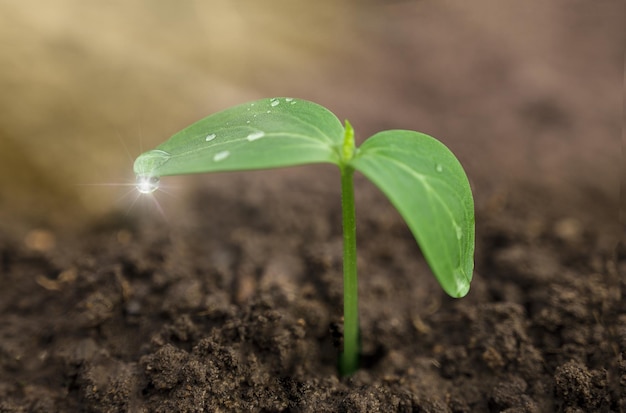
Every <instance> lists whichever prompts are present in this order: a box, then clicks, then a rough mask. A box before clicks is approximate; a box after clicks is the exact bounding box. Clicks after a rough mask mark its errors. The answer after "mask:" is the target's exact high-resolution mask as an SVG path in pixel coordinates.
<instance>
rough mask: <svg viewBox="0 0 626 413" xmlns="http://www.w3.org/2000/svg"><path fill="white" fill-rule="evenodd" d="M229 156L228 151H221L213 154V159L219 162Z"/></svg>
mask: <svg viewBox="0 0 626 413" xmlns="http://www.w3.org/2000/svg"><path fill="white" fill-rule="evenodd" d="M229 156H230V151H222V152H218V153H216V154H215V155H213V160H214V161H215V162H219V161H223V160H224V159H226V158H228V157H229Z"/></svg>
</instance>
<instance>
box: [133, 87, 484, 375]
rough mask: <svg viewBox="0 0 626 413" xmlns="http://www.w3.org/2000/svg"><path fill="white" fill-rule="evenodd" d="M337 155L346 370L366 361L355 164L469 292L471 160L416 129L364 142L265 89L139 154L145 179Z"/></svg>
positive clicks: (140, 180)
mask: <svg viewBox="0 0 626 413" xmlns="http://www.w3.org/2000/svg"><path fill="white" fill-rule="evenodd" d="M324 162H328V163H332V164H335V165H337V166H338V167H339V169H340V171H341V194H342V197H341V206H342V213H343V242H344V246H343V248H344V250H343V282H344V303H343V304H344V331H343V334H344V336H343V351H342V352H341V354H340V357H339V372H340V374H341V375H349V374H352V373H354V372H355V371H356V370H357V369H358V365H359V322H358V300H357V292H358V288H357V269H356V223H355V206H354V185H353V174H354V171H355V170H356V171H359V172H360V173H362V174H363V175H365V176H366V177H367V178H369V179H370V180H371V181H372V182H373V183H374V184H375V185H376V186H377V187H378V188H379V189H380V190H381V191H382V192H383V193H384V194H385V195H386V196H387V197H388V198H389V200H390V201H391V203H392V204H393V205H394V206H395V207H396V208H397V209H398V211H399V212H400V215H401V216H402V217H403V218H404V220H405V221H406V223H407V224H408V226H409V228H410V230H411V232H412V233H413V235H414V236H415V238H416V240H417V242H418V244H419V246H420V247H421V250H422V252H423V255H424V257H425V258H426V260H427V262H428V264H429V265H430V267H431V269H432V271H433V273H434V275H435V277H436V278H437V280H438V281H439V283H440V285H441V287H442V288H443V289H444V291H445V292H446V293H447V294H449V295H450V296H452V297H462V296H464V295H466V294H467V292H468V291H469V287H470V281H471V279H472V272H473V268H474V201H473V198H472V192H471V189H470V185H469V182H468V179H467V176H466V175H465V172H464V171H463V167H462V166H461V164H460V163H459V161H458V160H457V159H456V157H455V156H454V155H453V154H452V152H450V150H449V149H448V148H447V147H446V146H445V145H443V144H442V143H441V142H439V141H438V140H436V139H434V138H432V137H430V136H428V135H425V134H423V133H418V132H414V131H410V130H388V131H383V132H379V133H377V134H375V135H373V136H371V137H370V138H368V139H367V140H365V142H364V143H363V144H362V145H361V146H360V147H358V148H357V147H356V146H355V142H354V130H353V129H352V126H351V125H350V123H349V122H348V121H346V122H345V126H344V125H342V124H341V122H340V121H339V120H338V119H337V117H336V116H335V115H334V114H333V113H332V112H330V111H329V110H327V109H326V108H324V107H322V106H320V105H318V104H315V103H312V102H308V101H305V100H299V99H292V98H272V99H262V100H258V101H255V102H251V103H247V104H243V105H240V106H235V107H232V108H230V109H227V110H224V111H222V112H218V113H215V114H213V115H211V116H209V117H206V118H204V119H202V120H200V121H198V122H196V123H194V124H192V125H191V126H189V127H187V128H185V129H183V130H182V131H180V132H178V133H176V134H175V135H174V136H172V137H171V138H170V139H169V140H167V141H166V142H164V143H162V144H161V145H159V146H157V148H156V149H154V150H151V151H148V152H145V153H143V154H141V155H140V156H139V157H138V158H137V159H136V161H135V164H134V171H135V174H136V176H137V189H138V191H139V192H141V193H151V192H153V191H155V190H156V189H157V188H158V187H159V178H160V177H161V176H167V175H181V174H192V173H204V172H221V171H241V170H253V169H267V168H278V167H286V166H294V165H304V164H313V163H324Z"/></svg>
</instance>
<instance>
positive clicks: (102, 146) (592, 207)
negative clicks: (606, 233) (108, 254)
mask: <svg viewBox="0 0 626 413" xmlns="http://www.w3.org/2000/svg"><path fill="white" fill-rule="evenodd" d="M623 16H624V14H623V5H622V2H619V1H617V0H602V1H594V2H589V1H583V0H567V1H564V0H557V1H550V2H544V1H539V0H531V1H525V2H502V1H497V0H477V1H472V2H468V1H465V0H437V1H434V0H415V1H411V0H404V1H403V0H395V1H375V0H369V1H356V0H354V1H337V0H332V1H331V0H323V1H317V2H305V1H299V0H271V1H264V2H258V1H252V0H236V1H233V0H212V1H210V2H209V1H199V0H197V1H194V0H182V1H177V2H167V1H148V0H137V1H133V2H127V1H121V0H109V1H107V2H84V1H80V0H50V1H46V2H43V1H40V2H34V1H29V2H16V1H10V0H0V42H1V45H2V46H1V47H2V48H1V50H0V91H1V93H0V222H2V224H3V225H13V224H15V223H24V224H26V225H27V226H68V227H73V226H76V225H78V226H80V225H81V223H83V222H85V221H86V220H89V219H93V218H95V217H98V216H101V215H102V214H106V213H107V212H108V211H111V210H113V209H120V210H126V209H128V208H129V205H130V203H131V202H132V200H133V199H134V197H135V195H134V194H131V195H128V196H124V194H125V193H126V192H127V191H128V190H129V189H130V187H114V186H112V187H109V186H89V185H84V184H106V183H124V182H126V183H128V182H132V181H133V179H134V177H133V175H132V159H133V158H134V157H135V156H137V155H138V154H139V153H140V152H141V151H142V149H143V150H146V149H149V148H152V147H154V146H156V145H157V144H159V143H161V142H162V141H164V140H165V139H167V138H168V137H169V136H170V135H171V134H173V133H175V132H176V131H178V130H179V129H182V128H183V127H185V126H187V125H188V124H190V123H192V122H194V121H196V120H198V119H200V118H202V117H204V116H207V115H209V114H211V113H213V112H215V111H218V110H221V109H224V108H227V107H229V106H231V105H235V104H238V103H243V102H245V101H249V100H254V99H258V98H262V97H271V96H293V97H298V98H303V99H309V100H313V101H316V102H318V103H320V104H322V105H324V106H326V107H328V108H329V109H331V110H332V111H333V112H335V113H336V114H337V116H338V117H339V118H340V119H345V118H347V119H350V121H351V123H352V124H353V125H354V126H355V128H356V130H357V135H358V136H359V139H361V140H362V139H364V138H366V137H368V136H370V135H371V134H373V133H375V132H377V131H379V130H382V129H392V128H399V129H414V130H418V131H422V132H425V133H428V134H430V135H432V136H435V137H437V138H438V139H440V140H442V141H443V142H444V143H445V144H446V145H448V147H450V148H451V149H452V151H453V152H455V153H456V154H457V155H458V156H459V158H460V159H461V161H462V163H463V165H464V166H465V168H466V170H467V173H468V175H469V176H470V180H471V182H472V186H473V188H474V191H475V195H476V201H477V205H478V206H479V207H481V206H484V205H486V204H489V203H493V202H495V201H494V200H498V199H501V198H502V197H506V196H507V194H511V193H514V194H518V196H520V194H521V196H522V197H523V196H524V195H523V194H524V191H525V190H527V188H535V189H537V188H539V189H540V191H539V192H540V193H541V194H544V196H545V195H547V196H546V197H545V198H544V199H543V201H542V202H541V203H538V204H537V205H536V207H537V208H542V207H544V206H545V205H546V204H554V205H557V207H558V208H561V207H562V208H564V209H567V211H568V212H567V213H568V214H570V213H576V211H578V212H580V213H592V214H596V215H598V214H601V215H603V218H606V217H607V216H611V214H613V217H614V218H615V220H617V207H618V202H619V188H620V174H621V165H622V159H621V151H620V147H621V145H620V136H621V128H622V94H623V73H624V72H623V65H624V54H623V53H624V50H623V46H624V40H625V36H624V28H623ZM268 173H271V172H268ZM268 176H272V177H273V179H277V180H280V179H281V176H284V175H281V173H279V172H277V173H274V175H268ZM303 176H307V175H306V174H305V175H303ZM216 179H219V180H222V181H223V180H228V179H231V178H230V175H219V177H217V176H216V175H213V176H201V177H197V178H194V179H182V180H178V181H177V183H176V184H177V185H180V186H183V187H184V186H189V185H203V183H204V182H206V183H207V185H208V182H210V181H211V180H216ZM328 185H339V184H338V181H336V180H334V179H329V180H328ZM184 193H185V190H184V189H183V190H181V191H180V192H179V194H182V195H180V196H181V198H182V199H184ZM180 204H182V202H181V201H178V205H180Z"/></svg>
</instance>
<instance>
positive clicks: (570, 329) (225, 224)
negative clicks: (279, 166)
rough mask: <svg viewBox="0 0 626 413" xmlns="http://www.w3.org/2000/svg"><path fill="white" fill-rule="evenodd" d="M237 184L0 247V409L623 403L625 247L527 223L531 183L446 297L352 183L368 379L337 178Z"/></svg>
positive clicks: (554, 220)
mask: <svg viewBox="0 0 626 413" xmlns="http://www.w3.org/2000/svg"><path fill="white" fill-rule="evenodd" d="M312 175H314V176H316V177H318V179H316V181H314V182H309V183H307V182H306V179H305V180H304V182H305V183H304V184H303V183H302V182H303V180H302V178H303V177H305V176H312ZM246 177H248V178H246ZM246 177H244V176H241V177H240V176H238V175H234V176H231V177H230V179H229V180H228V182H231V183H233V182H236V183H237V186H236V188H234V187H229V186H227V185H222V186H220V185H214V186H213V187H211V189H210V190H205V191H204V192H201V193H199V194H198V195H197V197H196V198H195V199H194V201H193V202H192V204H191V205H188V207H187V211H188V214H187V215H186V216H184V217H180V218H176V224H175V225H174V224H173V223H171V224H167V223H164V222H163V221H162V220H160V219H159V218H158V217H154V218H152V217H143V218H141V217H124V215H123V214H119V215H117V214H112V215H110V216H109V217H108V218H107V219H103V220H99V221H98V222H95V223H93V225H92V226H91V227H89V228H86V229H85V232H84V233H83V234H80V236H67V235H66V234H60V233H59V234H57V233H54V232H51V231H46V230H38V231H31V233H29V234H28V235H27V237H26V239H25V240H21V239H14V238H11V237H10V236H9V235H6V234H5V235H3V236H1V238H0V271H1V275H2V276H1V277H0V412H54V411H62V412H70V411H89V412H91V411H93V412H117V411H129V412H141V411H143V412H148V411H150V412H153V411H154V412H174V411H176V412H178V411H180V412H200V411H208V412H212V411H259V412H260V411H265V412H278V411H295V412H342V411H344V412H391V411H400V412H499V411H506V412H551V411H563V412H609V411H615V412H617V411H620V410H621V411H624V409H625V408H626V393H625V390H624V389H625V387H624V386H625V384H626V360H625V359H624V351H626V311H625V310H626V308H625V305H624V302H623V301H622V296H623V293H624V291H626V282H625V278H624V270H625V269H626V249H624V247H623V245H622V247H621V249H620V248H617V249H616V248H615V244H614V243H613V240H614V238H613V237H611V236H609V235H608V234H606V233H604V231H603V230H602V229H601V228H603V227H602V226H596V225H588V224H587V223H585V222H584V220H580V219H578V218H574V217H568V216H558V215H550V214H548V213H546V212H545V211H543V212H542V214H541V215H538V214H535V213H533V212H532V211H533V209H532V208H529V206H530V204H528V202H531V201H530V199H535V200H537V199H540V197H539V196H540V195H541V194H536V193H535V195H534V198H533V195H532V193H533V192H532V191H530V190H529V191H528V192H526V193H524V197H525V202H526V203H521V202H513V200H511V199H508V198H507V197H506V196H505V194H501V195H500V196H498V197H494V198H493V199H491V200H489V202H486V203H485V205H484V206H482V207H480V209H479V210H478V211H477V213H478V215H477V225H478V228H477V256H476V273H475V280H474V282H473V285H472V290H471V292H470V294H469V295H468V296H467V297H466V298H464V299H460V300H453V299H450V298H448V297H447V296H445V295H444V293H443V292H442V291H441V290H440V288H439V287H438V285H437V284H436V282H435V281H434V279H433V277H432V276H431V274H430V273H429V270H428V267H427V266H426V264H425V262H424V260H423V259H422V257H421V255H420V253H419V250H418V248H417V246H416V244H415V241H414V239H413V238H412V236H411V234H410V233H409V231H408V230H407V228H406V227H405V225H404V223H403V222H402V220H401V219H400V218H399V216H398V215H397V214H396V213H395V211H394V210H393V209H392V208H391V206H390V205H389V204H388V203H387V201H386V200H385V199H384V198H383V197H382V195H380V194H379V193H378V192H377V191H375V190H374V188H373V187H372V186H371V185H369V184H367V183H366V182H365V181H364V180H361V179H359V180H358V181H357V202H358V203H359V205H360V207H358V211H357V214H358V236H359V240H358V242H359V263H358V264H359V270H360V293H361V296H360V298H361V302H360V303H361V328H362V341H363V344H362V346H363V368H362V369H361V370H360V371H359V372H358V373H356V374H355V375H354V376H352V377H348V378H339V377H337V375H336V361H337V353H338V349H339V346H340V337H341V329H342V324H341V323H342V321H341V302H342V281H341V232H340V228H341V226H340V225H341V223H340V211H339V203H338V191H337V190H336V189H337V188H335V186H336V185H334V183H336V184H337V185H338V181H337V179H336V178H338V176H337V174H336V173H334V171H331V170H329V169H327V168H324V167H313V168H307V169H300V170H297V171H296V172H290V173H289V175H285V173H284V171H283V173H281V172H280V171H278V172H265V173H257V174H248V175H246ZM272 182H279V183H280V185H276V184H273V183H272ZM326 187H332V188H333V189H325V188H326ZM234 189H236V190H234ZM529 211H530V212H529ZM619 274H621V275H619Z"/></svg>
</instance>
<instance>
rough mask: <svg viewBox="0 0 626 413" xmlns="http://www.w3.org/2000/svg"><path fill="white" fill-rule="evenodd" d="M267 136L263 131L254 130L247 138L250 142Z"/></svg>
mask: <svg viewBox="0 0 626 413" xmlns="http://www.w3.org/2000/svg"><path fill="white" fill-rule="evenodd" d="M264 136H265V132H263V131H258V132H252V133H251V134H249V135H248V136H247V137H246V139H248V140H249V141H250V142H252V141H255V140H257V139H261V138H262V137H264Z"/></svg>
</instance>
